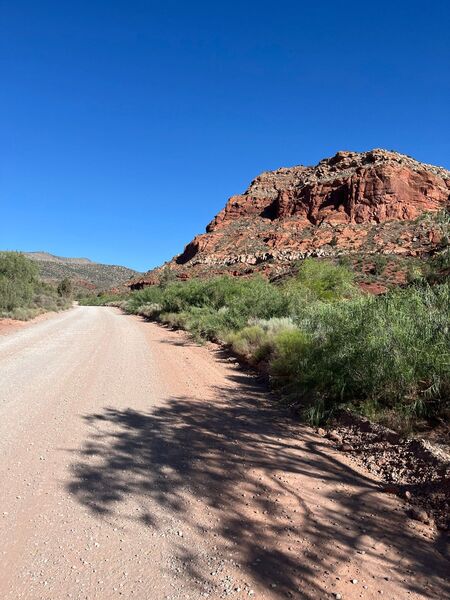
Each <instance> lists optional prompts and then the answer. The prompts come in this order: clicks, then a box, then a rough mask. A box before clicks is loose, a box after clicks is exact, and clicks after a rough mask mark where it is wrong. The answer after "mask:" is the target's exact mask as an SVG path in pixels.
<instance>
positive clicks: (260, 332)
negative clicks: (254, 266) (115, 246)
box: [125, 259, 450, 423]
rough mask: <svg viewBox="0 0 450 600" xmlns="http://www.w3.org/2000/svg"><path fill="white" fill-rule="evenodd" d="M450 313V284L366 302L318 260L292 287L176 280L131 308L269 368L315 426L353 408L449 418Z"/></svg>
mask: <svg viewBox="0 0 450 600" xmlns="http://www.w3.org/2000/svg"><path fill="white" fill-rule="evenodd" d="M382 267H383V261H381V262H380V266H379V268H382ZM383 268H384V267H383ZM449 306H450V292H449V284H448V282H447V283H445V284H443V285H439V286H435V287H429V286H427V285H426V284H425V283H424V281H423V280H420V284H417V285H411V286H409V287H408V288H406V289H403V290H396V291H392V292H389V293H388V294H386V295H385V296H379V297H373V296H364V295H362V294H361V293H360V292H359V291H358V289H357V287H356V286H355V284H354V282H353V276H352V273H351V272H350V270H349V269H348V268H347V266H346V265H344V264H339V265H334V264H332V263H330V262H328V261H324V260H317V259H308V260H306V261H304V262H303V264H302V265H301V266H300V268H299V271H298V274H297V276H296V277H294V278H292V279H291V280H290V281H288V282H287V283H285V284H283V285H275V284H272V283H270V282H268V281H267V280H265V279H263V278H260V277H254V278H249V279H244V278H242V279H238V278H230V277H217V278H213V279H209V280H195V279H193V280H189V281H186V282H172V281H168V282H167V283H165V284H164V285H159V286H149V287H147V288H145V289H144V290H141V291H138V292H134V293H132V294H131V295H130V296H129V299H128V300H127V301H126V304H125V308H126V310H127V311H128V312H132V313H136V314H141V315H143V316H145V317H146V318H150V319H157V320H159V321H161V322H164V323H167V324H169V325H170V326H172V327H177V328H183V329H186V330H187V331H189V332H191V334H192V335H193V336H194V337H195V338H196V339H199V340H201V339H210V340H219V341H224V342H226V343H228V344H229V345H230V347H231V348H232V350H233V351H234V352H235V353H236V354H237V355H239V356H241V357H243V358H245V360H247V361H249V362H250V363H251V364H253V365H265V368H266V369H267V370H268V372H269V374H270V376H271V379H272V381H273V383H274V385H276V386H278V388H279V389H280V390H281V392H282V394H283V395H284V396H285V397H286V398H288V399H289V401H292V402H294V403H295V404H296V405H297V406H298V407H299V410H300V411H301V412H302V414H303V416H304V418H305V419H307V420H309V421H310V422H311V423H318V422H320V421H321V420H323V419H324V418H326V417H327V416H328V415H330V414H331V413H332V412H333V411H334V410H335V409H336V408H337V407H339V406H344V405H345V406H351V407H354V408H356V409H357V410H359V411H360V412H365V413H370V414H371V416H372V417H373V416H374V415H378V416H380V415H385V414H390V415H394V417H393V418H395V419H397V422H401V421H403V422H406V421H408V420H409V421H411V420H414V419H417V418H424V417H427V418H428V417H431V416H433V415H438V414H441V415H443V414H446V412H447V411H448V410H449V409H448V397H449V394H450V372H449V370H450V366H449V365H450V356H449V349H450V339H449V335H450V334H449V330H450V326H449Z"/></svg>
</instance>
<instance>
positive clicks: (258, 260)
mask: <svg viewBox="0 0 450 600" xmlns="http://www.w3.org/2000/svg"><path fill="white" fill-rule="evenodd" d="M449 193H450V172H449V171H447V170H446V169H443V168H441V167H435V166H432V165H426V164H423V163H420V162H418V161H416V160H414V159H412V158H410V157H408V156H405V155H402V154H398V153H396V152H388V151H386V150H378V149H377V150H372V151H371V152H363V153H358V152H338V153H337V154H336V155H335V156H333V157H332V158H328V159H324V160H322V161H320V162H319V164H318V165H316V166H315V167H303V166H297V167H290V168H281V169H277V170H276V171H268V172H265V173H262V174H261V175H259V176H258V177H257V178H256V179H255V180H254V181H252V183H251V184H250V186H249V188H248V189H247V191H246V192H245V193H244V194H240V195H237V196H232V197H231V198H230V199H229V200H228V202H227V204H226V206H225V208H224V209H223V210H222V211H221V212H220V213H219V214H218V215H217V216H216V217H215V218H214V219H213V221H211V223H210V224H209V225H208V226H207V228H206V233H205V234H202V235H198V236H197V237H195V238H194V240H193V241H192V242H190V243H189V244H188V245H187V246H186V248H185V249H184V252H183V253H182V254H180V255H179V256H177V257H175V258H174V259H173V260H172V261H171V262H170V263H168V266H169V267H170V268H171V269H173V270H174V271H175V273H176V274H177V276H181V269H182V271H183V278H186V277H188V276H190V275H195V274H199V275H206V274H217V273H222V272H229V273H231V274H242V273H248V272H249V271H250V272H253V271H255V270H259V271H262V270H264V272H267V273H268V274H273V273H274V272H277V270H278V268H279V266H280V265H283V264H288V263H290V262H292V261H294V260H298V259H299V258H303V257H305V256H309V255H316V256H332V255H336V254H343V253H346V254H350V253H352V252H357V251H358V252H368V253H372V252H379V253H385V254H402V255H411V256H418V255H421V254H423V253H426V252H429V251H430V250H432V249H433V248H435V247H436V246H437V245H438V244H439V243H440V236H441V234H440V232H439V231H438V230H437V229H436V226H435V225H434V224H433V223H431V222H428V221H427V219H426V218H424V219H422V220H419V221H420V222H416V221H415V220H417V218H418V217H420V216H421V215H424V214H425V213H436V212H437V211H440V210H442V209H444V208H445V207H447V206H448V202H449ZM157 273H158V270H156V272H153V273H152V274H151V275H150V279H153V278H154V277H155V276H157Z"/></svg>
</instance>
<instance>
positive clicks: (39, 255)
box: [23, 252, 94, 265]
mask: <svg viewBox="0 0 450 600" xmlns="http://www.w3.org/2000/svg"><path fill="white" fill-rule="evenodd" d="M23 254H25V256H27V257H28V258H31V259H32V260H44V261H48V262H57V263H66V264H67V263H70V264H72V265H92V264H94V263H93V261H92V260H90V259H89V258H66V257H65V256H55V255H54V254H49V253H48V252H24V253H23Z"/></svg>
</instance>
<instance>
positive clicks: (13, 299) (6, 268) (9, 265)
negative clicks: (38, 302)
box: [0, 252, 39, 311]
mask: <svg viewBox="0 0 450 600" xmlns="http://www.w3.org/2000/svg"><path fill="white" fill-rule="evenodd" d="M38 283H39V279H38V269H37V267H36V265H35V264H34V263H33V262H32V261H31V260H29V259H27V258H26V257H25V256H24V255H23V254H20V253H19V252H0V309H1V310H2V311H12V310H14V309H16V308H21V307H27V306H28V305H29V304H30V303H31V301H32V299H33V295H34V293H35V291H36V288H37V286H38Z"/></svg>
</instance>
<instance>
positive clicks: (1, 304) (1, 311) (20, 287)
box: [0, 252, 72, 320]
mask: <svg viewBox="0 0 450 600" xmlns="http://www.w3.org/2000/svg"><path fill="white" fill-rule="evenodd" d="M71 303H72V283H71V281H70V280H69V279H66V278H65V279H62V280H61V281H60V282H59V284H58V285H56V286H54V285H51V284H49V283H45V282H43V281H41V279H40V278H39V269H38V267H37V265H36V264H35V263H34V262H33V261H31V260H29V259H28V258H26V257H25V256H24V255H23V254H21V253H19V252H0V318H12V319H20V320H28V319H32V318H33V317H36V316H37V315H39V314H41V313H44V312H48V311H58V310H63V309H65V308H68V307H69V306H70V305H71Z"/></svg>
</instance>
